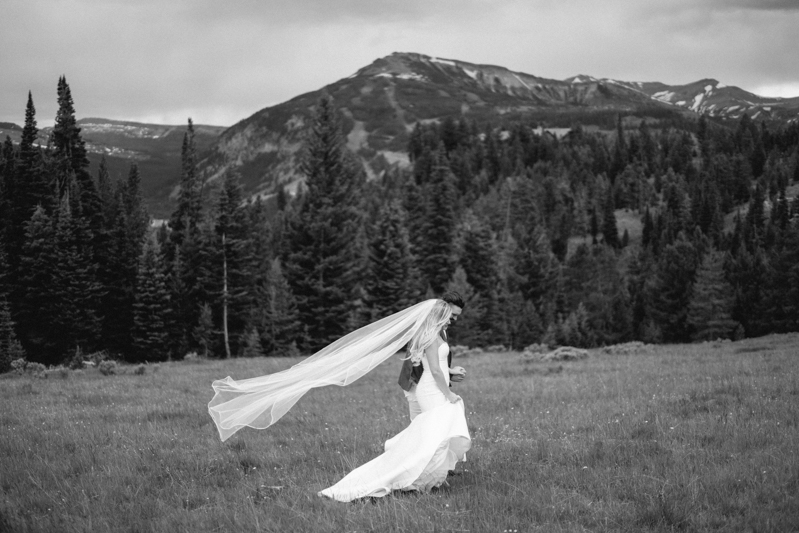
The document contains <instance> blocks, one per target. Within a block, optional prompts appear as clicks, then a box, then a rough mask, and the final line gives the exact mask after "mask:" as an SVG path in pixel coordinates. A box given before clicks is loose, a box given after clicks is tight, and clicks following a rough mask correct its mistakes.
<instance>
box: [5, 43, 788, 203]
mask: <svg viewBox="0 0 799 533" xmlns="http://www.w3.org/2000/svg"><path fill="white" fill-rule="evenodd" d="M323 95H327V96H329V97H331V98H332V99H333V102H334V104H335V105H336V107H338V109H339V110H340V112H341V116H342V130H343V134H344V136H345V141H346V145H347V147H348V148H349V150H350V151H351V152H352V153H353V154H355V156H356V158H357V159H358V160H359V161H360V163H361V164H362V166H363V169H364V172H365V173H366V174H367V176H369V177H371V178H374V177H377V176H379V175H380V174H381V173H382V172H385V171H386V170H388V169H389V168H391V167H392V166H396V165H399V166H408V165H409V164H410V161H409V159H408V155H407V153H406V147H407V141H408V138H409V135H410V133H411V131H412V130H413V128H414V127H415V125H416V124H417V123H427V122H431V121H442V120H444V119H445V118H446V117H453V118H467V119H469V120H473V121H475V122H476V123H478V124H484V123H485V124H488V123H491V124H497V123H503V122H504V123H513V122H515V121H520V120H521V121H526V122H528V123H536V122H537V123H538V124H539V126H548V127H559V128H561V129H563V128H568V127H570V126H571V125H573V124H574V123H578V122H579V123H580V124H582V125H583V126H589V125H592V124H594V125H597V127H599V128H605V129H609V128H608V126H607V124H608V123H609V122H611V121H614V120H615V117H616V116H617V115H619V114H621V115H626V114H636V115H639V116H645V117H650V118H652V120H654V121H657V120H661V119H664V118H665V119H668V118H677V117H682V118H685V117H698V116H699V115H700V114H702V113H704V114H707V115H708V116H711V117H715V118H718V119H732V120H735V119H739V118H740V117H741V116H743V114H744V113H747V114H749V115H750V117H751V118H753V119H755V120H774V121H780V122H790V121H795V120H798V119H799V97H795V98H767V97H761V96H758V95H756V94H753V93H749V92H747V91H745V90H743V89H740V88H738V87H735V86H726V85H724V84H723V83H720V82H719V81H718V80H716V79H714V78H703V79H701V80H697V81H694V82H691V83H687V84H683V85H669V84H666V83H662V82H640V81H622V80H615V79H611V78H597V77H595V76H592V75H588V74H577V75H575V76H571V77H568V78H566V79H564V80H556V79H551V78H545V77H541V76H537V75H533V74H528V73H524V72H517V71H513V70H510V69H508V68H506V67H502V66H498V65H490V64H477V63H469V62H466V61H461V60H457V59H448V58H439V57H435V56H428V55H424V54H420V53H414V52H395V53H393V54H390V55H388V56H385V57H381V58H377V59H375V60H374V61H373V62H372V63H370V64H369V65H366V66H364V67H362V68H360V69H358V70H356V71H355V72H354V73H353V74H351V75H350V76H348V77H346V78H342V79H340V80H337V81H334V82H332V83H329V84H327V85H325V86H324V87H321V88H320V89H317V90H315V91H310V92H307V93H303V94H300V95H297V96H295V97H293V98H291V99H289V100H287V101H285V102H282V103H280V104H277V105H274V106H269V107H265V108H263V109H261V110H259V111H256V112H255V113H253V114H252V115H250V116H249V117H246V118H244V119H242V120H240V121H239V122H237V123H236V124H234V125H232V126H230V127H222V126H208V125H197V124H195V125H194V129H195V138H196V140H197V147H198V151H199V152H200V153H201V154H202V159H201V161H200V169H201V171H202V172H203V174H204V176H205V177H206V179H208V180H210V181H214V180H217V179H218V178H220V177H221V176H223V175H224V174H225V173H226V172H228V171H232V170H235V171H238V172H239V173H240V174H241V176H242V182H243V184H244V186H245V190H246V192H247V194H248V195H250V196H256V195H261V196H268V195H271V194H273V193H275V192H276V191H277V190H278V188H280V187H283V188H286V189H288V190H289V191H293V190H294V189H296V187H297V185H298V184H299V183H300V182H301V181H302V179H303V177H302V175H301V174H300V173H299V170H298V169H299V163H300V160H301V157H302V146H303V142H304V136H305V131H306V126H307V124H308V121H309V119H310V117H311V115H312V111H313V108H314V106H315V105H316V103H317V102H318V100H319V98H320V97H321V96H323ZM78 125H79V126H80V127H81V128H82V135H83V138H84V140H85V141H86V144H87V149H88V150H89V153H90V159H91V160H92V163H93V165H96V163H97V162H98V161H99V158H100V156H101V155H105V156H106V158H107V161H108V162H109V167H110V168H111V169H112V172H113V173H114V174H115V175H117V176H120V175H121V176H124V175H125V173H126V172H127V167H129V164H130V162H131V161H136V162H137V164H139V167H140V170H141V174H142V183H143V192H144V195H145V199H146V201H147V203H148V205H149V206H150V207H151V209H152V210H153V212H154V215H155V216H157V217H160V218H165V217H166V216H168V214H169V213H170V212H171V209H172V207H171V205H172V204H171V202H172V200H171V199H170V198H174V197H175V195H176V193H177V187H178V184H179V180H180V147H181V144H182V139H183V134H184V133H185V130H186V126H185V125H183V126H175V125H159V124H145V123H137V122H133V121H124V120H113V119H101V118H83V119H80V120H79V121H78ZM50 129H51V128H42V130H40V132H39V138H40V140H41V142H42V144H43V145H44V144H46V140H47V136H48V135H49V131H50ZM21 130H22V128H20V127H19V126H17V125H16V124H0V136H5V135H6V134H7V135H9V136H11V138H12V139H15V140H17V142H18V139H19V136H20V134H21ZM539 131H542V130H539Z"/></svg>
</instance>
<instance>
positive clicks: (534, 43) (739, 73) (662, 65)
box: [0, 0, 799, 125]
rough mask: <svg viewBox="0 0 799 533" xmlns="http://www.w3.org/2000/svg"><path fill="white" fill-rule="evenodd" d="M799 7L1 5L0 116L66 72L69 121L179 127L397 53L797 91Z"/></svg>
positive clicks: (300, 1) (49, 105)
mask: <svg viewBox="0 0 799 533" xmlns="http://www.w3.org/2000/svg"><path fill="white" fill-rule="evenodd" d="M797 7H799V2H796V1H784V0H766V1H763V0H663V1H661V2H629V1H627V0H606V1H603V2H601V3H599V2H594V1H589V0H404V1H401V2H397V1H396V0H338V1H330V0H269V1H263V0H232V1H229V2H225V3H220V2H218V0H170V1H168V2H165V1H163V0H124V1H122V0H46V1H45V0H5V2H4V4H3V10H2V17H1V18H0V50H3V51H4V53H3V54H0V72H2V73H3V76H0V95H2V96H3V98H2V99H0V121H14V122H17V123H20V122H21V121H22V117H23V116H24V109H25V101H26V98H27V92H28V90H29V89H30V90H32V91H33V96H34V102H35V103H36V107H37V118H38V119H39V122H40V124H47V123H48V122H50V123H51V122H52V117H54V116H55V110H56V106H55V101H56V98H55V89H56V83H57V80H58V77H59V76H60V75H62V74H64V75H66V77H67V81H68V82H69V83H70V87H71V88H72V94H73V97H74V99H75V107H76V111H77V113H78V116H79V117H86V116H101V117H108V118H118V119H129V120H151V121H154V122H170V123H184V122H185V121H186V119H187V118H188V117H189V116H191V117H192V118H193V119H194V120H195V122H197V123H217V124H222V125H228V124H232V123H234V122H236V121H238V120H241V119H243V118H245V117H247V116H249V115H251V114H252V113H254V112H256V111H258V110H259V109H261V108H263V107H267V106H270V105H274V104H277V103H279V102H282V101H285V100H288V99H290V98H292V97H294V96H297V95H299V94H302V93H304V92H308V91H312V90H316V89H319V88H321V87H322V86H324V85H326V84H328V83H332V82H334V81H336V80H338V79H340V78H343V77H346V76H348V75H350V74H352V73H353V72H355V71H356V70H358V69H359V68H361V67H363V66H365V65H368V64H369V63H371V62H372V61H374V60H375V59H377V58H379V57H383V56H385V55H388V54H390V53H392V52H395V51H406V52H420V53H424V54H429V55H435V56H440V57H449V58H454V59H461V60H464V61H469V62H472V63H488V64H495V65H501V66H505V67H508V68H511V69H513V70H517V71H523V72H527V73H530V74H535V75H538V76H542V77H548V78H558V79H563V78H566V77H568V76H572V75H575V74H579V73H581V74H590V75H593V76H597V77H611V78H617V79H624V80H630V81H663V82H665V83H672V84H679V83H688V82H691V81H695V80H697V79H701V78H705V77H714V78H717V79H719V80H720V81H722V82H724V83H726V84H728V85H739V86H741V87H742V88H744V89H747V90H755V89H757V88H758V87H793V86H796V84H797V83H799V59H797V54H795V52H794V51H793V49H794V48H795V41H796V38H795V35H794V34H795V31H796V30H795V28H796V27H799V9H797ZM8 51H11V53H8ZM792 84H793V85H792ZM797 96H799V95H797Z"/></svg>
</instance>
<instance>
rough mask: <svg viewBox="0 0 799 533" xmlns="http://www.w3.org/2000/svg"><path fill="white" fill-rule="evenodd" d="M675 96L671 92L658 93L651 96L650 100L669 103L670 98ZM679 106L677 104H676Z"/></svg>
mask: <svg viewBox="0 0 799 533" xmlns="http://www.w3.org/2000/svg"><path fill="white" fill-rule="evenodd" d="M675 96H676V94H675V93H673V92H672V91H659V92H656V93H655V94H653V95H652V98H654V99H655V100H660V101H661V102H667V103H671V100H672V98H674V97H675ZM677 105H679V102H678V103H677Z"/></svg>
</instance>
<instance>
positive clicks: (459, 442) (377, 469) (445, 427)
mask: <svg viewBox="0 0 799 533" xmlns="http://www.w3.org/2000/svg"><path fill="white" fill-rule="evenodd" d="M448 354H449V345H448V344H447V343H442V344H441V345H440V346H439V349H438V362H439V364H440V365H441V371H442V372H443V373H444V376H445V377H446V379H447V382H449V368H448V366H447V355H448ZM416 397H417V399H418V401H419V406H420V407H421V409H422V413H421V414H420V415H419V416H417V417H416V418H414V419H413V421H412V422H411V424H410V425H409V426H408V427H407V428H405V429H404V430H403V431H402V432H400V433H398V434H397V435H395V436H394V437H392V438H391V439H389V440H387V441H386V443H385V452H384V453H383V454H382V455H380V456H378V457H375V458H374V459H372V460H371V461H369V462H368V463H366V464H364V465H361V466H359V467H358V468H356V469H355V470H353V471H352V472H350V473H349V474H347V475H346V476H345V477H344V478H343V479H342V480H341V481H339V482H338V483H336V484H335V485H333V486H332V487H329V488H326V489H324V490H323V491H321V492H319V495H320V496H327V497H328V498H332V499H334V500H338V501H341V502H348V501H352V500H355V499H358V498H367V497H382V496H386V495H387V494H390V493H391V492H392V491H394V490H402V491H412V490H417V491H429V490H430V489H432V488H434V487H438V486H439V485H441V484H442V483H443V482H444V481H445V480H446V478H447V472H449V471H450V470H452V469H453V468H454V467H455V464H456V463H457V462H458V461H462V460H465V457H466V452H467V451H468V450H469V447H470V446H471V442H472V441H471V437H470V436H469V429H468V428H467V427H466V413H465V410H464V406H463V401H462V400H460V401H458V402H456V403H450V402H449V401H448V400H447V399H446V398H445V397H444V394H443V393H442V392H441V390H440V389H439V388H438V385H436V382H435V380H434V379H433V373H432V372H429V371H428V372H424V373H423V374H422V377H421V378H420V379H419V383H418V385H417V386H416Z"/></svg>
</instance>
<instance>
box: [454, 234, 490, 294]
mask: <svg viewBox="0 0 799 533" xmlns="http://www.w3.org/2000/svg"><path fill="white" fill-rule="evenodd" d="M495 257H496V253H495V251H494V246H493V242H492V238H491V232H490V230H489V229H488V227H487V226H486V225H485V224H483V223H482V222H481V221H480V220H478V219H474V220H473V221H472V222H471V224H470V227H469V228H468V229H467V231H466V234H465V236H464V239H463V255H462V257H461V261H460V263H461V266H463V269H464V271H466V279H467V280H468V281H469V284H471V286H472V287H474V290H475V291H477V292H478V293H481V294H483V295H487V294H488V293H489V292H490V291H492V290H494V289H495V287H496V284H497V267H496V264H495Z"/></svg>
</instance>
